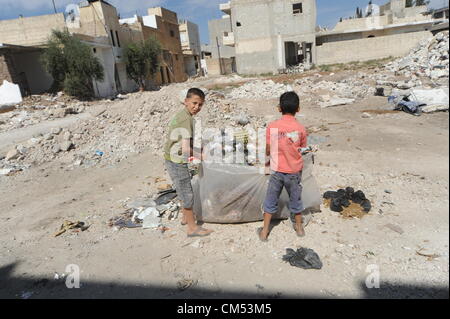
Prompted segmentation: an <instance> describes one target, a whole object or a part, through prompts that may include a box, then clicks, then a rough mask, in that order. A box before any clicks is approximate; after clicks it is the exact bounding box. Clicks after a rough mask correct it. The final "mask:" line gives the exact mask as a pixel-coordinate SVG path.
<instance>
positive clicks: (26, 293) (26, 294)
mask: <svg viewBox="0 0 450 319" xmlns="http://www.w3.org/2000/svg"><path fill="white" fill-rule="evenodd" d="M33 294H34V292H33V291H23V292H22V294H21V295H20V298H22V299H30V297H31V296H32V295H33Z"/></svg>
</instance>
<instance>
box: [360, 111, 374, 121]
mask: <svg viewBox="0 0 450 319" xmlns="http://www.w3.org/2000/svg"><path fill="white" fill-rule="evenodd" d="M361 117H362V118H364V119H371V118H372V115H370V114H369V113H367V112H364V113H363V114H362V115H361Z"/></svg>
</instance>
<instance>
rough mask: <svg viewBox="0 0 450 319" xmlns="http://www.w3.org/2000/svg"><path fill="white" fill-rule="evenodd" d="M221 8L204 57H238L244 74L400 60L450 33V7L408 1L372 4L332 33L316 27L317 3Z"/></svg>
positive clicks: (248, 2)
mask: <svg viewBox="0 0 450 319" xmlns="http://www.w3.org/2000/svg"><path fill="white" fill-rule="evenodd" d="M220 10H221V11H222V12H223V13H224V14H225V15H224V16H223V17H222V19H218V20H211V21H209V24H208V26H209V34H210V39H209V44H208V45H204V46H203V47H202V50H203V51H204V52H203V55H204V57H205V60H206V61H208V60H207V59H208V58H211V59H216V60H217V59H221V58H222V59H223V58H224V57H225V58H232V59H234V60H235V64H236V71H237V73H240V74H264V73H273V74H275V73H284V72H285V71H287V70H295V69H297V70H303V69H307V67H308V66H309V65H313V64H316V65H326V64H335V63H349V62H355V61H368V60H375V59H382V58H388V57H399V56H403V55H405V54H407V53H408V52H409V51H410V50H411V49H412V48H414V47H416V46H417V45H418V44H419V43H420V42H421V41H422V40H424V39H429V38H431V37H432V36H433V34H436V33H437V32H439V31H442V30H446V29H448V7H446V8H443V9H440V10H431V11H429V10H428V8H427V6H425V5H423V6H422V5H420V6H415V5H412V6H408V4H407V1H406V0H391V1H388V2H386V3H385V4H384V5H381V6H377V5H374V4H371V2H370V3H369V5H368V6H367V8H366V10H365V12H364V15H363V17H361V18H356V17H352V18H349V19H344V20H342V21H340V22H339V23H337V25H336V26H335V28H334V29H333V30H323V29H321V28H320V27H316V19H317V9H316V0H302V1H300V0H230V1H229V2H227V3H223V4H221V5H220ZM209 61H210V62H209V64H212V61H214V60H209ZM217 61H219V60H217ZM216 64H218V63H216ZM297 67H299V68H297ZM220 74H224V73H223V72H222V73H220Z"/></svg>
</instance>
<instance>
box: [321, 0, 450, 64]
mask: <svg viewBox="0 0 450 319" xmlns="http://www.w3.org/2000/svg"><path fill="white" fill-rule="evenodd" d="M365 13H366V14H365V16H364V17H362V18H351V19H345V20H342V21H340V22H339V23H337V25H336V26H335V28H334V29H333V30H330V31H321V32H318V33H317V35H316V37H317V39H316V43H317V51H316V52H317V57H316V59H317V64H319V65H320V64H335V63H348V62H353V61H368V60H374V59H382V58H388V57H398V56H403V55H405V54H407V53H408V52H409V51H410V50H411V49H412V48H414V47H416V46H417V45H418V44H419V43H420V42H421V41H422V40H424V39H429V38H431V37H432V36H433V34H434V33H436V32H439V31H442V30H446V29H448V17H447V19H446V18H445V15H442V16H441V17H440V16H439V15H434V14H433V12H430V11H428V9H427V6H412V7H407V6H406V1H405V0H391V1H389V2H387V3H386V4H384V5H382V6H376V5H372V4H369V5H368V6H367V8H366V10H365Z"/></svg>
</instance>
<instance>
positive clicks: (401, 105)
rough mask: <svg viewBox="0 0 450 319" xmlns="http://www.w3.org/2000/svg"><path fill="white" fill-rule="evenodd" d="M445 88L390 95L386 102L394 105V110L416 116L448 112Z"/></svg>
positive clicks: (447, 96) (446, 89) (447, 94)
mask: <svg viewBox="0 0 450 319" xmlns="http://www.w3.org/2000/svg"><path fill="white" fill-rule="evenodd" d="M448 90H449V89H448V87H447V88H439V89H414V90H411V91H408V92H407V93H403V94H400V93H399V94H397V95H391V96H389V97H388V102H389V103H392V104H394V105H395V107H394V110H399V111H404V112H406V113H409V114H413V115H416V116H419V115H421V114H422V113H431V112H437V111H448V108H449V100H448V98H449V93H448V92H449V91H448Z"/></svg>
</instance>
